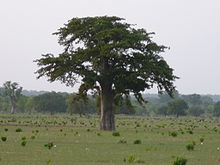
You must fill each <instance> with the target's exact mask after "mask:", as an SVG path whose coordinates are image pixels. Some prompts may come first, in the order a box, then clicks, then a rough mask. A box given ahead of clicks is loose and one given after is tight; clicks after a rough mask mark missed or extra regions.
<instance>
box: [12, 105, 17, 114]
mask: <svg viewBox="0 0 220 165" xmlns="http://www.w3.org/2000/svg"><path fill="white" fill-rule="evenodd" d="M15 113H16V105H15V103H12V107H11V114H15Z"/></svg>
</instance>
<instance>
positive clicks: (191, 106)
mask: <svg viewBox="0 0 220 165" xmlns="http://www.w3.org/2000/svg"><path fill="white" fill-rule="evenodd" d="M75 96H76V94H74V93H73V94H70V93H65V92H46V91H40V92H38V91H27V90H22V87H20V86H19V85H18V84H17V83H12V82H10V81H8V82H6V83H5V84H3V87H0V112H8V113H9V112H11V113H16V112H19V113H48V114H55V113H70V114H80V115H85V114H99V111H100V108H99V105H98V99H99V98H98V96H97V97H95V96H89V97H88V99H87V100H86V102H84V101H83V100H77V99H75ZM143 97H144V99H146V100H147V103H145V104H143V105H140V104H139V103H138V102H137V101H136V100H135V98H134V97H133V96H131V97H129V98H127V99H129V101H126V99H123V101H122V102H121V103H120V104H119V105H117V106H116V105H115V113H116V114H127V115H147V116H177V117H178V116H186V115H187V116H196V117H197V116H216V117H218V116H220V101H218V99H217V98H218V95H199V94H190V95H180V94H179V93H177V92H176V93H175V94H174V97H173V98H171V97H170V96H169V95H168V94H166V93H165V94H144V95H143ZM13 99H14V100H13Z"/></svg>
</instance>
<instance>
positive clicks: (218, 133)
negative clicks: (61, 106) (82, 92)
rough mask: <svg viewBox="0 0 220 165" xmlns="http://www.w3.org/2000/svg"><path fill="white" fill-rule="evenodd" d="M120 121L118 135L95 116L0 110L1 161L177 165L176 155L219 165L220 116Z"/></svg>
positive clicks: (198, 164) (191, 162) (19, 164)
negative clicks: (0, 112) (105, 129)
mask: <svg viewBox="0 0 220 165" xmlns="http://www.w3.org/2000/svg"><path fill="white" fill-rule="evenodd" d="M116 123H117V132H118V133H119V136H113V134H112V132H102V131H99V130H98V127H99V124H98V118H97V117H95V116H92V117H89V118H85V117H84V118H80V117H79V116H67V115H54V116H49V115H48V116H47V115H13V116H10V115H1V117H0V125H1V127H0V137H1V139H0V164H1V165H48V164H49V165H72V164H76V165H96V164H97V165H101V164H104V165H113V164H115V165H121V164H130V163H132V164H147V165H172V164H173V162H174V160H175V159H176V158H177V157H184V158H186V159H188V161H187V165H208V164H210V165H219V164H220V129H219V128H220V120H219V119H203V118H147V117H145V118H144V117H128V116H117V117H116ZM118 133H115V135H118ZM4 137H6V139H5V138H4ZM4 140H5V141H4ZM135 141H136V143H140V144H134V142H135ZM187 145H188V146H192V148H193V149H192V148H191V150H190V149H189V150H187V148H186V146H187ZM50 147H51V148H50Z"/></svg>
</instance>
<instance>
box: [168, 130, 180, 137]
mask: <svg viewBox="0 0 220 165" xmlns="http://www.w3.org/2000/svg"><path fill="white" fill-rule="evenodd" d="M169 135H170V136H172V137H177V135H178V134H177V132H175V131H173V132H169Z"/></svg>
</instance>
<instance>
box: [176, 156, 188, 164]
mask: <svg viewBox="0 0 220 165" xmlns="http://www.w3.org/2000/svg"><path fill="white" fill-rule="evenodd" d="M186 162H187V159H186V158H183V157H177V158H176V160H175V161H174V162H173V165H186Z"/></svg>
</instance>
